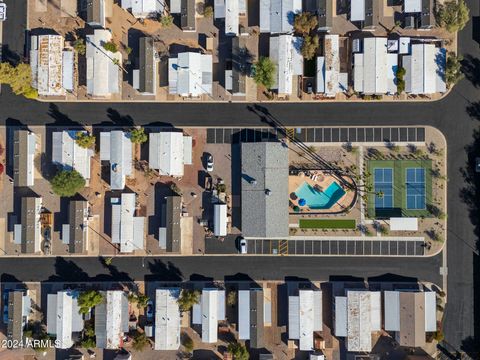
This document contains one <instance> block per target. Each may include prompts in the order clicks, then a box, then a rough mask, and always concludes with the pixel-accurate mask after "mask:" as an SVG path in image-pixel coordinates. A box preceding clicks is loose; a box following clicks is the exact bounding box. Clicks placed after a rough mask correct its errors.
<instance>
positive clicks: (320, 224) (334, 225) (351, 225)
mask: <svg viewBox="0 0 480 360" xmlns="http://www.w3.org/2000/svg"><path fill="white" fill-rule="evenodd" d="M299 226H300V229H355V228H356V227H357V223H356V221H355V220H354V219H300V221H299Z"/></svg>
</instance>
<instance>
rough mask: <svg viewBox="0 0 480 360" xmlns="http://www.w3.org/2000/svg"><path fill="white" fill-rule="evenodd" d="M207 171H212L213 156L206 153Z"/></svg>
mask: <svg viewBox="0 0 480 360" xmlns="http://www.w3.org/2000/svg"><path fill="white" fill-rule="evenodd" d="M207 171H208V172H212V171H213V156H212V155H208V157H207Z"/></svg>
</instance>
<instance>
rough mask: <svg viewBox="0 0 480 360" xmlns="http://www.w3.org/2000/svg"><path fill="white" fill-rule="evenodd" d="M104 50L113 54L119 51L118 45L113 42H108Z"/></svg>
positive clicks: (104, 44)
mask: <svg viewBox="0 0 480 360" xmlns="http://www.w3.org/2000/svg"><path fill="white" fill-rule="evenodd" d="M102 46H103V48H104V49H105V50H107V51H110V52H111V53H114V54H115V53H116V52H117V51H118V47H117V45H116V44H115V43H114V42H113V41H107V42H104V43H103V44H102Z"/></svg>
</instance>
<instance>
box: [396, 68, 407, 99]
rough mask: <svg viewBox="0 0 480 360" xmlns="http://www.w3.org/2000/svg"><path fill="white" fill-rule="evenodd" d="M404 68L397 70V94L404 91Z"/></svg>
mask: <svg viewBox="0 0 480 360" xmlns="http://www.w3.org/2000/svg"><path fill="white" fill-rule="evenodd" d="M406 72H407V71H406V70H405V68H403V67H401V68H398V69H397V93H399V94H401V93H403V92H404V91H405V80H404V76H405V74H406Z"/></svg>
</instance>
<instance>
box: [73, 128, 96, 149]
mask: <svg viewBox="0 0 480 360" xmlns="http://www.w3.org/2000/svg"><path fill="white" fill-rule="evenodd" d="M75 142H76V143H77V145H78V146H80V147H81V148H84V149H90V148H92V147H94V146H95V136H94V135H90V134H89V133H88V132H85V131H78V132H77V133H76V134H75Z"/></svg>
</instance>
